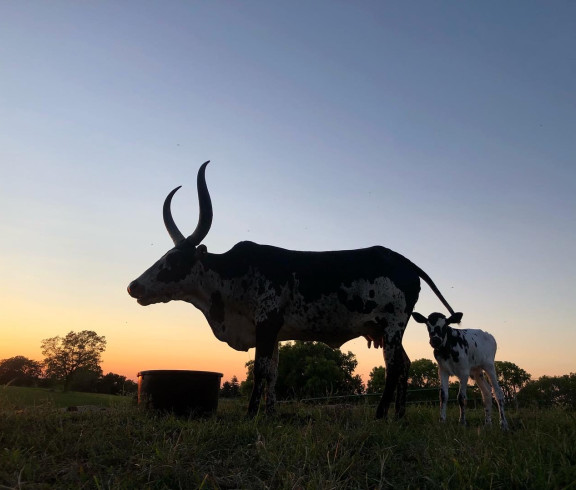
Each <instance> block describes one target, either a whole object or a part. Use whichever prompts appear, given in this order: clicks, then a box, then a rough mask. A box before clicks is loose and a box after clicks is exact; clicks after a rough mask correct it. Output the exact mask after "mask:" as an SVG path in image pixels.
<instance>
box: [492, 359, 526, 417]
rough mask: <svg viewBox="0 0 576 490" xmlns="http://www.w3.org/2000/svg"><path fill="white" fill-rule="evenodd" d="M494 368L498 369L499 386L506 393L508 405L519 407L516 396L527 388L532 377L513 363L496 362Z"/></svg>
mask: <svg viewBox="0 0 576 490" xmlns="http://www.w3.org/2000/svg"><path fill="white" fill-rule="evenodd" d="M494 367H495V368H496V373H497V374H498V384H499V385H500V388H502V391H503V392H504V398H505V399H506V403H514V404H515V405H516V406H517V402H516V394H517V393H518V392H519V391H520V390H521V389H522V388H524V386H526V383H528V381H530V378H531V376H530V375H529V374H528V373H527V372H526V371H524V369H521V368H519V367H518V366H517V365H516V364H514V363H513V362H508V361H495V362H494Z"/></svg>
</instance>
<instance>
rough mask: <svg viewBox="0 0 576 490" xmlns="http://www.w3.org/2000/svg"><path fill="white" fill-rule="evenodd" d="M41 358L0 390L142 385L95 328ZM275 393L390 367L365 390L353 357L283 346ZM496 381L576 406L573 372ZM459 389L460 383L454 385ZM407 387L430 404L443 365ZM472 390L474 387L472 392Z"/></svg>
mask: <svg viewBox="0 0 576 490" xmlns="http://www.w3.org/2000/svg"><path fill="white" fill-rule="evenodd" d="M41 348H42V355H43V356H44V359H43V360H42V361H34V360H31V359H28V358H26V357H24V356H15V357H12V358H9V359H3V360H0V385H7V384H12V385H14V386H41V387H61V388H62V389H64V390H65V391H66V390H74V391H86V392H95V393H107V394H127V393H135V392H136V390H137V385H136V383H134V382H133V381H132V380H129V379H127V378H126V377H125V376H122V375H119V374H115V373H111V372H110V373H107V374H104V373H103V371H102V368H101V367H100V364H101V361H102V358H101V356H102V353H103V352H104V351H105V350H106V338H105V337H104V336H99V335H98V334H97V333H96V332H94V331H91V330H83V331H81V332H73V331H71V332H69V333H68V334H66V335H65V336H64V337H59V336H56V337H51V338H48V339H44V340H42V343H41ZM279 358H280V361H279V365H278V380H277V382H276V395H277V397H278V399H280V400H289V399H305V398H318V397H327V396H339V395H360V394H371V393H381V392H382V390H383V389H384V384H385V379H386V369H385V368H384V367H383V366H377V367H375V368H374V369H372V371H371V372H370V375H369V378H368V381H367V383H366V385H364V383H363V381H362V378H361V377H360V376H359V375H357V374H355V373H354V371H355V369H356V367H357V365H358V362H357V360H356V356H355V355H354V354H353V353H352V352H347V353H344V352H342V351H341V350H340V349H332V348H330V347H328V346H327V345H325V344H323V343H321V342H301V341H296V342H287V343H284V344H282V345H281V346H280V348H279ZM495 364H496V370H497V372H498V382H499V383H500V386H501V388H502V390H503V391H504V395H505V398H506V402H507V403H508V404H513V405H514V406H516V407H517V406H518V405H519V404H520V405H522V406H537V407H545V406H552V405H557V406H563V407H567V408H571V409H576V373H570V374H566V375H563V376H542V377H541V378H539V379H537V380H532V377H531V375H530V374H528V373H527V372H526V371H525V370H524V369H522V368H520V367H518V366H517V365H516V364H514V363H512V362H508V361H496V363H495ZM253 367H254V361H249V362H247V363H246V369H247V372H246V380H245V381H242V382H241V383H240V382H239V381H238V379H237V377H236V376H233V377H232V379H231V380H230V381H225V382H224V383H223V385H222V387H221V390H220V394H221V396H223V397H234V396H241V395H248V394H249V393H250V392H251V390H252V386H253V383H254V376H253ZM453 386H454V387H456V386H457V383H456V382H454V383H453ZM408 387H409V389H410V390H425V389H431V393H430V396H429V399H430V400H434V399H435V398H436V394H435V393H434V390H432V389H434V388H439V387H440V380H439V378H438V366H437V364H436V363H435V362H434V361H431V360H430V359H417V360H415V361H413V362H412V364H411V366H410V372H409V378H408ZM474 389H475V386H474V387H472V386H471V393H472V394H473V390H474Z"/></svg>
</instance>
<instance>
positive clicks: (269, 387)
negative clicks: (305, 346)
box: [266, 342, 278, 414]
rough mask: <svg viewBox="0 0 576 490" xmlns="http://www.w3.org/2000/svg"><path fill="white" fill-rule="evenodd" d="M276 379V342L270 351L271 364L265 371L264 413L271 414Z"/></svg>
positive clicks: (273, 405) (274, 403)
mask: <svg viewBox="0 0 576 490" xmlns="http://www.w3.org/2000/svg"><path fill="white" fill-rule="evenodd" d="M276 379H278V342H276V345H275V346H274V351H273V352H272V365H271V366H270V369H268V371H267V372H266V413H268V414H271V413H273V412H274V410H275V405H276Z"/></svg>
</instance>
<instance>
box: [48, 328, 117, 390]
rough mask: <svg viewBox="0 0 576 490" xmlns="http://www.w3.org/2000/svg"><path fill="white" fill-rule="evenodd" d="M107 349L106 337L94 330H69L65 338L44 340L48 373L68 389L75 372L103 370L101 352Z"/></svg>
mask: <svg viewBox="0 0 576 490" xmlns="http://www.w3.org/2000/svg"><path fill="white" fill-rule="evenodd" d="M105 350H106V338H105V337H103V336H99V335H97V334H96V332H93V331H92V330H83V331H81V332H68V334H66V336H65V337H64V338H62V337H59V336H58V337H52V338H49V339H44V340H43V341H42V354H43V355H44V367H45V368H46V375H47V376H48V377H52V378H54V379H56V380H58V381H62V382H64V390H68V389H69V387H70V383H71V381H72V378H73V376H74V374H75V373H76V372H77V371H78V370H80V369H83V370H88V371H95V372H101V370H100V362H101V357H100V356H101V354H102V352H104V351H105Z"/></svg>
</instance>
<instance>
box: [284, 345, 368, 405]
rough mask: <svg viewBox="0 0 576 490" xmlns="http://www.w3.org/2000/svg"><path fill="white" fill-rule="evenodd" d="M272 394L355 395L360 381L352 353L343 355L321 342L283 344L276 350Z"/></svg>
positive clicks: (294, 395) (358, 390) (297, 396)
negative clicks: (277, 353)
mask: <svg viewBox="0 0 576 490" xmlns="http://www.w3.org/2000/svg"><path fill="white" fill-rule="evenodd" d="M279 356H280V362H279V365H278V380H277V382H276V394H277V396H278V398H280V399H282V398H304V397H319V396H327V395H338V394H340V395H345V394H359V393H362V391H363V390H364V385H363V383H362V378H360V376H358V375H354V370H355V369H356V366H357V365H358V361H356V356H355V355H354V354H353V353H352V352H348V353H347V354H345V353H343V352H342V351H341V350H340V349H332V348H331V347H328V346H327V345H326V344H323V343H321V342H301V341H296V342H294V343H286V344H283V345H281V346H280V351H279Z"/></svg>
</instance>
